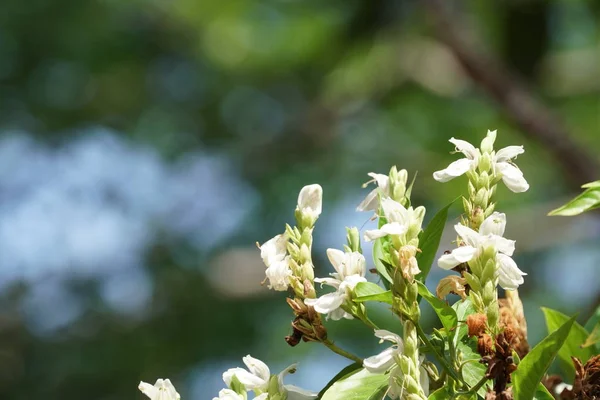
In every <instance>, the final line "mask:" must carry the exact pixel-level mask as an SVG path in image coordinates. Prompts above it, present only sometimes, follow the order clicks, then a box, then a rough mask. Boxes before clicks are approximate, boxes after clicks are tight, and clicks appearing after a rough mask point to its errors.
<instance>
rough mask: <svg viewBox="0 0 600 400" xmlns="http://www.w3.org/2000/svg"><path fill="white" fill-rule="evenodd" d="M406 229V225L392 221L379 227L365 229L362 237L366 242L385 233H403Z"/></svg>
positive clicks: (385, 234)
mask: <svg viewBox="0 0 600 400" xmlns="http://www.w3.org/2000/svg"><path fill="white" fill-rule="evenodd" d="M407 230H408V226H406V225H404V224H402V225H401V224H399V223H398V222H392V223H389V224H385V225H383V226H382V227H381V228H380V229H373V230H370V231H366V232H365V235H364V238H365V240H366V241H367V242H371V241H373V240H376V239H379V238H381V237H384V236H387V235H403V234H405V233H406V231H407Z"/></svg>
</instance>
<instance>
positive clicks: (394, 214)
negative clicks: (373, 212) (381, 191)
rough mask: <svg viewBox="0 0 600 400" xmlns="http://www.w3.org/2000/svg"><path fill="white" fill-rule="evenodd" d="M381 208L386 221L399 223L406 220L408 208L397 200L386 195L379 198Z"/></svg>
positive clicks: (403, 222)
mask: <svg viewBox="0 0 600 400" xmlns="http://www.w3.org/2000/svg"><path fill="white" fill-rule="evenodd" d="M381 208H382V209H383V214H384V215H385V217H386V218H387V220H388V222H399V223H401V224H405V223H406V222H408V210H407V209H406V208H405V207H404V206H403V205H402V204H400V203H398V202H397V201H395V200H392V199H390V198H389V197H386V198H384V199H383V200H381Z"/></svg>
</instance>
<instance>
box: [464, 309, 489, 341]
mask: <svg viewBox="0 0 600 400" xmlns="http://www.w3.org/2000/svg"><path fill="white" fill-rule="evenodd" d="M467 327H468V328H469V336H477V337H479V336H481V335H483V334H484V333H485V330H486V328H487V316H486V315H485V314H471V315H469V316H468V317H467Z"/></svg>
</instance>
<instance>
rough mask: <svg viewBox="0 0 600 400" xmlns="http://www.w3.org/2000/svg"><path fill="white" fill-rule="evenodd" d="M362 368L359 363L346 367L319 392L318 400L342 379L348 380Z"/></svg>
mask: <svg viewBox="0 0 600 400" xmlns="http://www.w3.org/2000/svg"><path fill="white" fill-rule="evenodd" d="M361 368H362V364H360V363H357V362H356V363H353V364H350V365H348V366H346V367H345V368H344V369H342V370H341V371H340V372H338V373H337V374H336V375H335V376H334V377H333V378H331V380H330V381H329V382H328V383H327V385H325V387H324V388H323V389H322V390H321V391H320V392H319V395H318V396H317V399H320V398H321V397H322V396H323V394H325V392H326V391H327V389H329V388H330V387H331V385H333V384H334V383H336V382H337V381H339V380H340V379H343V378H346V377H348V376H350V375H352V374H354V373H356V372H358V370H359V369H361Z"/></svg>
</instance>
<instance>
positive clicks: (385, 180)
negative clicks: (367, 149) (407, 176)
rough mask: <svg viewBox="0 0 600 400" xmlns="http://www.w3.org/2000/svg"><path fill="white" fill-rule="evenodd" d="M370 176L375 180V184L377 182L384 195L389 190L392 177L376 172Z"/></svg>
mask: <svg viewBox="0 0 600 400" xmlns="http://www.w3.org/2000/svg"><path fill="white" fill-rule="evenodd" d="M368 175H369V176H370V177H371V178H373V180H374V181H375V182H377V186H379V187H380V188H381V189H382V190H383V191H384V193H385V192H386V191H387V189H388V184H389V182H390V177H389V176H387V175H384V174H377V173H375V172H369V173H368Z"/></svg>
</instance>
